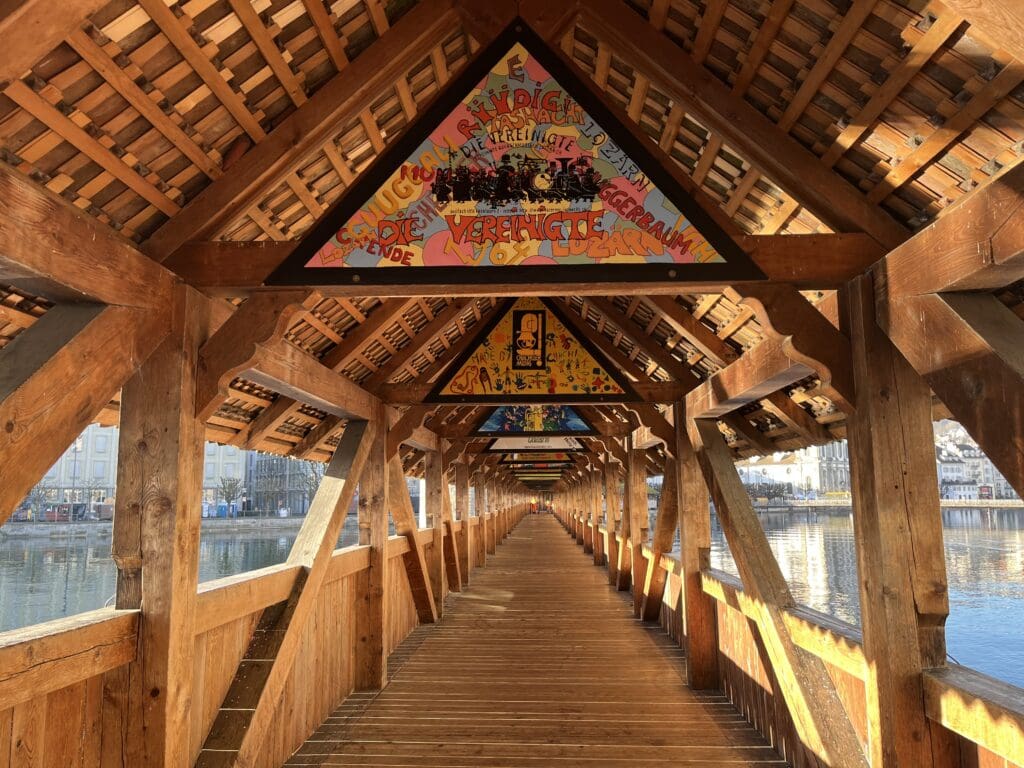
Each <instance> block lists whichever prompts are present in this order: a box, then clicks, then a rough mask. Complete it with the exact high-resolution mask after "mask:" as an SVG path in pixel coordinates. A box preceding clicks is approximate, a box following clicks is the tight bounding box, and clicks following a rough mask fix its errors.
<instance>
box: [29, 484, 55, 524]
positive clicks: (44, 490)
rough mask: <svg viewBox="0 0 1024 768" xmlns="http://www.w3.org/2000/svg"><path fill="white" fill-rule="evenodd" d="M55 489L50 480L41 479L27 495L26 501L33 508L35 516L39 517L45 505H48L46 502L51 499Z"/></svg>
mask: <svg viewBox="0 0 1024 768" xmlns="http://www.w3.org/2000/svg"><path fill="white" fill-rule="evenodd" d="M53 491H54V488H53V486H52V485H50V482H49V481H48V480H41V481H40V482H39V483H37V484H36V485H35V486H33V487H32V490H31V491H29V492H28V495H27V496H26V497H25V503H26V504H27V505H28V507H29V508H30V509H31V510H32V514H33V516H34V518H36V519H38V518H39V515H40V514H41V513H42V511H43V507H44V506H46V502H48V501H50V497H51V496H52V494H53Z"/></svg>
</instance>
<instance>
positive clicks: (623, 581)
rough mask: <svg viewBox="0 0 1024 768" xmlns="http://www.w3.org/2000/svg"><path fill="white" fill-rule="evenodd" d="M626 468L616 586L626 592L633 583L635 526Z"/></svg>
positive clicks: (627, 460) (620, 519) (627, 459)
mask: <svg viewBox="0 0 1024 768" xmlns="http://www.w3.org/2000/svg"><path fill="white" fill-rule="evenodd" d="M629 461H630V460H629V457H628V456H627V458H626V463H627V465H628V464H629ZM625 469H626V475H625V480H624V482H623V484H622V512H621V514H620V517H619V535H620V536H621V537H622V543H621V544H620V545H619V562H618V565H617V566H616V569H615V571H616V577H617V579H618V581H617V583H616V587H617V589H618V590H619V591H620V592H624V591H626V590H627V589H629V587H630V584H632V583H633V543H632V539H631V537H630V534H631V533H632V526H633V520H632V517H633V513H632V512H631V510H630V508H631V506H632V501H631V494H630V492H629V468H628V466H627V467H626V468H625Z"/></svg>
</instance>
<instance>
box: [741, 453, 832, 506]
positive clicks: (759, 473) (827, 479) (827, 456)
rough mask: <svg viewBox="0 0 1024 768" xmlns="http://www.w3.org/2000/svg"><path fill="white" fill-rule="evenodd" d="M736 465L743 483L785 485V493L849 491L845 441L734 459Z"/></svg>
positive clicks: (800, 494)
mask: <svg viewBox="0 0 1024 768" xmlns="http://www.w3.org/2000/svg"><path fill="white" fill-rule="evenodd" d="M736 468H737V469H738V470H739V473H740V478H741V479H742V480H743V484H744V485H746V486H751V487H756V486H766V485H774V486H779V485H781V486H786V487H787V488H788V493H790V494H792V495H794V496H797V497H800V496H807V495H814V496H820V495H823V494H830V493H831V494H836V493H847V492H849V490H850V463H849V450H848V448H847V445H846V441H845V440H840V441H838V442H834V443H829V444H827V445H815V446H810V447H808V448H801V449H800V450H798V451H791V452H788V453H774V454H771V455H768V456H758V457H754V458H751V459H745V460H743V461H740V462H737V463H736Z"/></svg>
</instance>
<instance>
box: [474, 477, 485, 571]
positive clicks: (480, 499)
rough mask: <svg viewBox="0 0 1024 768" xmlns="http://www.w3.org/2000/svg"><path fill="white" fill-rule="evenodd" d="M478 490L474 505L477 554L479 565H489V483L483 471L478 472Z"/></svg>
mask: <svg viewBox="0 0 1024 768" xmlns="http://www.w3.org/2000/svg"><path fill="white" fill-rule="evenodd" d="M474 488H475V490H476V492H475V493H474V494H473V505H474V506H475V507H476V519H477V522H478V524H479V525H478V527H477V530H476V535H477V536H478V537H479V538H480V543H478V544H477V545H476V547H477V550H478V551H477V556H478V557H479V558H480V562H479V565H480V566H484V565H487V483H486V482H485V481H484V479H483V473H477V476H476V484H475V486H474Z"/></svg>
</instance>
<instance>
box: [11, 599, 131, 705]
mask: <svg viewBox="0 0 1024 768" xmlns="http://www.w3.org/2000/svg"><path fill="white" fill-rule="evenodd" d="M5 634H6V639H5V640H4V642H3V644H0V708H3V709H5V710H10V709H11V708H12V707H14V706H17V705H18V704H22V703H24V702H27V701H31V700H32V699H34V698H37V697H41V696H45V695H46V694H48V693H53V692H54V691H59V690H60V689H62V688H68V687H70V686H72V685H75V684H76V683H80V682H82V681H83V680H87V679H88V678H91V677H98V676H100V675H104V674H106V673H107V672H112V671H113V670H116V669H117V668H119V667H123V666H125V665H127V664H130V663H131V662H133V661H134V660H135V657H136V652H137V649H138V635H139V611H137V610H127V611H124V610H119V609H116V608H100V609H99V610H96V611H89V612H87V613H79V614H76V615H75V616H68V617H65V618H61V619H55V620H54V621H47V622H44V623H42V624H36V625H34V626H32V627H29V628H25V629H22V630H20V631H18V632H10V633H5Z"/></svg>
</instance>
